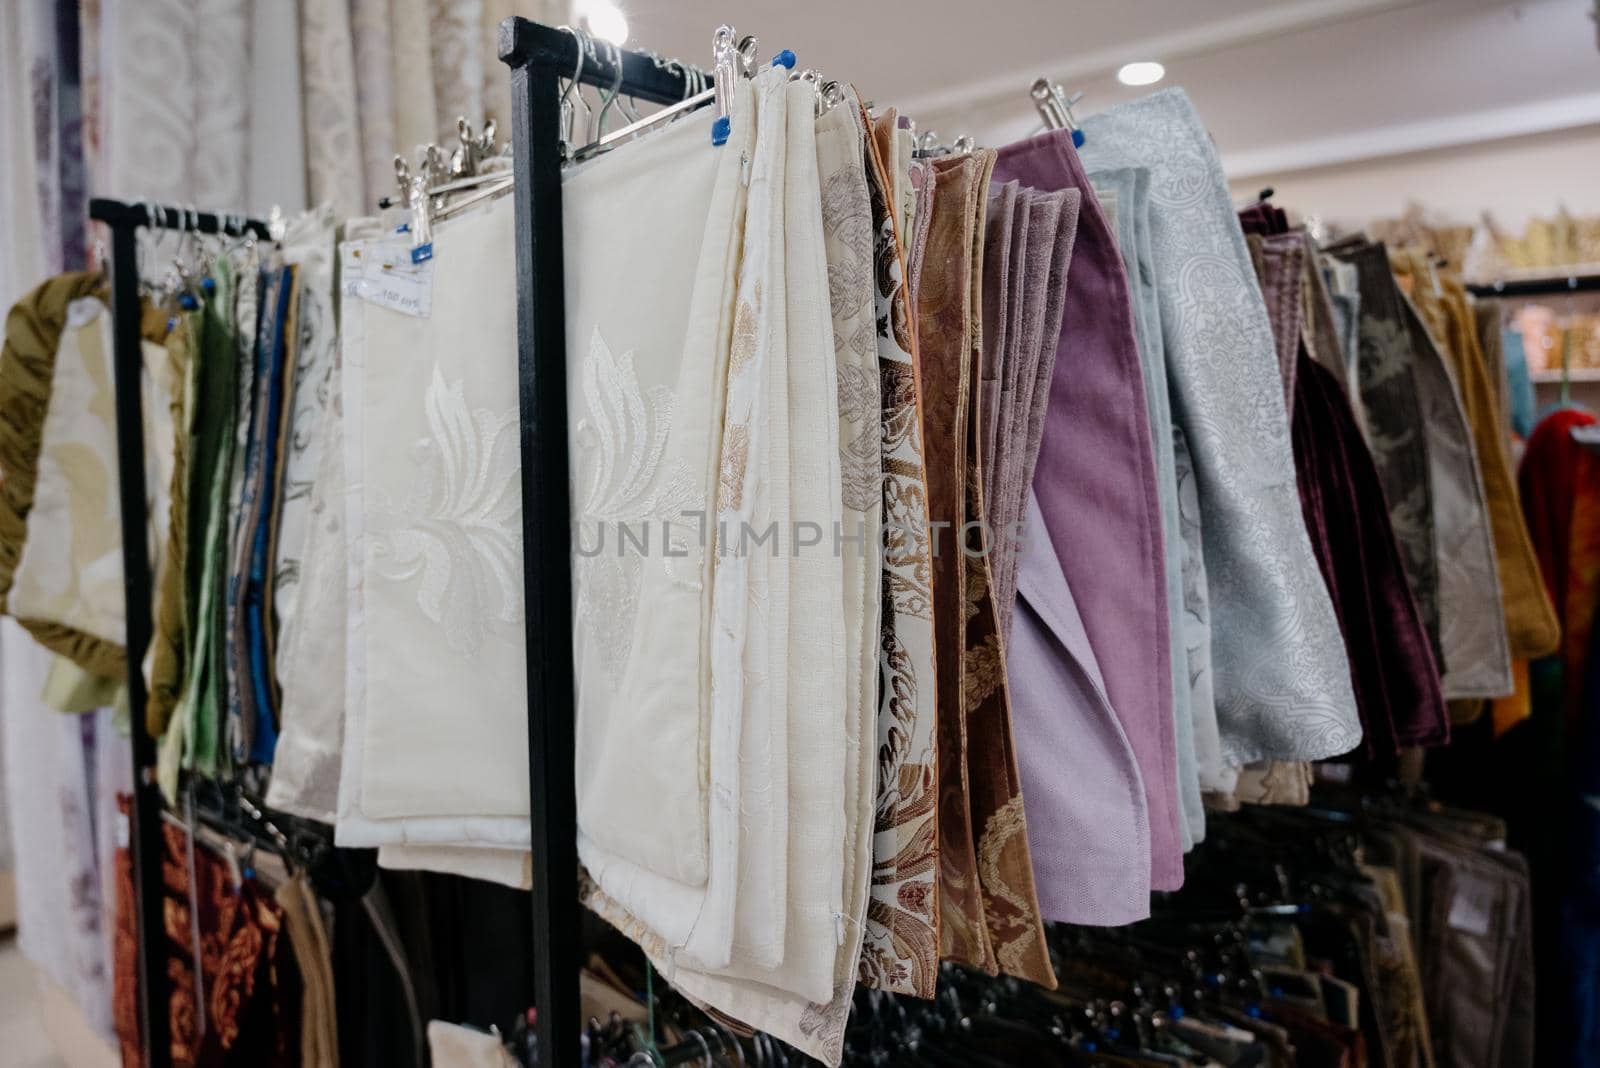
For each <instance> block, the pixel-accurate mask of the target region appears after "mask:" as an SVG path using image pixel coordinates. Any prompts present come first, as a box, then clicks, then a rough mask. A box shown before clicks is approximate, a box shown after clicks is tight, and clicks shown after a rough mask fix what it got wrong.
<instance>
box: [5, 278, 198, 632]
mask: <svg viewBox="0 0 1600 1068" xmlns="http://www.w3.org/2000/svg"><path fill="white" fill-rule="evenodd" d="M111 353H112V339H111V313H110V312H109V311H108V310H107V308H106V306H105V304H104V303H103V302H102V301H101V300H99V299H98V298H96V297H85V298H83V299H81V300H76V301H73V302H72V303H71V304H70V305H68V307H67V325H66V329H65V330H64V331H63V332H62V335H61V341H60V345H59V347H58V348H57V350H56V360H55V370H54V373H53V376H52V378H51V383H50V403H49V407H48V408H47V409H46V411H45V418H44V427H43V429H42V430H41V431H40V445H39V472H38V477H37V482H36V483H35V486H34V493H33V508H32V510H31V511H30V512H29V514H28V533H27V540H26V541H25V542H24V543H23V546H22V556H21V558H20V559H19V560H18V561H17V569H16V573H15V576H14V578H13V580H12V587H11V600H10V611H11V614H12V615H13V616H15V617H16V618H18V619H29V620H39V621H42V622H49V623H60V624H63V625H65V626H69V627H71V628H73V629H74V630H79V631H82V632H83V633H85V634H90V635H93V636H94V637H96V638H100V639H102V640H104V641H107V642H111V643H113V644H116V645H121V644H122V643H123V642H124V641H125V640H126V637H127V634H126V628H127V613H126V611H125V610H124V607H123V605H124V601H123V589H122V526H121V522H122V520H121V512H120V510H119V506H118V496H117V415H116V404H115V400H114V394H113V389H114V374H113V370H112V356H111ZM143 354H144V370H143V374H142V376H141V392H142V393H143V403H144V415H145V418H144V440H145V490H146V499H147V503H148V507H149V515H150V529H149V532H148V539H149V540H148V543H147V544H148V545H149V546H150V550H151V553H152V557H151V559H152V562H153V563H154V564H155V566H156V575H155V578H156V583H155V585H156V586H158V585H159V581H160V563H161V561H160V556H161V551H162V550H163V549H165V547H166V544H167V524H168V521H169V519H170V512H171V509H170V507H169V505H168V503H167V501H168V496H169V494H170V492H171V486H172V468H173V460H174V457H173V446H174V441H175V438H174V428H173V423H172V398H173V394H174V391H175V390H176V389H178V388H181V382H180V381H179V379H178V377H177V375H176V374H175V373H174V372H175V368H173V367H172V366H171V365H170V361H169V360H168V359H167V350H166V349H164V348H162V347H161V346H160V345H156V344H154V343H152V342H149V341H146V342H144V343H143ZM153 588H154V587H153Z"/></svg>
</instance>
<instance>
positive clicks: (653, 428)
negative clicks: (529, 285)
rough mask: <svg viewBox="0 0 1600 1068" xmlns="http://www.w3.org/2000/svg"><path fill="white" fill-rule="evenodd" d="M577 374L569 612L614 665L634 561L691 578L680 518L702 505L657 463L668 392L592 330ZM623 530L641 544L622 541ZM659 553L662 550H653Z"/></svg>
mask: <svg viewBox="0 0 1600 1068" xmlns="http://www.w3.org/2000/svg"><path fill="white" fill-rule="evenodd" d="M582 374H583V379H582V386H583V396H584V402H585V405H586V409H587V410H586V412H585V414H584V415H583V416H582V417H581V418H580V419H579V422H578V425H577V427H576V434H575V435H574V436H575V439H576V443H577V454H576V455H575V456H574V457H573V464H574V467H575V469H576V471H577V482H578V485H577V487H576V488H575V490H574V493H573V497H574V500H575V501H576V502H577V505H578V509H577V511H578V531H577V548H578V552H577V553H576V565H577V580H578V581H577V588H576V590H575V594H576V598H575V600H576V605H575V608H576V612H577V616H578V620H579V622H580V623H581V624H582V625H583V626H584V627H585V628H586V629H587V630H588V632H589V633H590V634H591V635H592V636H593V637H594V638H595V640H597V641H599V642H601V643H602V644H603V645H604V646H605V647H606V648H608V649H611V650H613V651H614V654H615V656H616V657H617V662H618V666H619V668H621V667H625V666H626V665H627V663H628V659H629V657H630V655H631V653H632V647H633V623H634V618H635V616H637V615H638V609H639V584H640V579H641V575H642V569H643V566H644V558H645V557H646V556H650V557H651V559H653V560H659V561H661V566H662V567H664V568H666V569H667V572H668V574H669V576H672V577H673V578H674V579H675V580H676V581H680V582H682V583H695V582H698V581H699V580H698V577H697V575H698V563H697V562H696V561H695V559H692V558H690V556H689V554H690V552H691V549H692V548H693V547H694V545H696V544H697V542H696V541H695V540H694V539H692V538H691V537H690V536H689V527H688V526H687V525H686V521H685V520H684V518H683V513H685V512H692V511H694V510H695V509H697V508H703V507H704V501H703V499H702V498H701V496H700V494H699V493H698V491H697V490H696V489H695V487H694V480H693V478H692V476H691V475H690V473H689V471H688V470H687V468H686V467H685V466H684V465H683V464H682V463H681V462H677V463H668V462H666V460H665V454H666V447H667V439H668V437H669V435H670V434H671V431H672V411H673V397H672V391H671V390H669V389H667V388H666V387H665V386H657V387H655V388H653V389H650V390H641V389H640V387H639V379H638V375H637V373H636V372H635V371H634V358H633V352H632V351H631V350H630V351H627V352H624V353H622V354H621V355H620V356H618V355H613V354H612V352H611V348H610V346H609V345H607V344H606V341H605V338H603V337H601V335H600V330H599V328H598V327H597V328H596V329H595V331H594V333H593V334H592V335H591V336H590V339H589V353H588V357H587V358H586V359H585V361H584V364H583V372H582ZM741 484H742V483H741ZM668 531H670V534H669V533H668ZM624 532H626V534H627V538H628V539H635V538H639V539H642V541H641V542H635V541H633V540H627V541H626V542H625V539H624ZM658 533H659V536H660V537H662V538H665V539H666V546H665V547H663V549H658V550H652V549H651V548H650V545H651V541H650V539H651V538H652V537H655V536H657V534H658ZM667 547H670V552H668V551H663V550H664V549H665V548H667ZM696 555H697V554H696Z"/></svg>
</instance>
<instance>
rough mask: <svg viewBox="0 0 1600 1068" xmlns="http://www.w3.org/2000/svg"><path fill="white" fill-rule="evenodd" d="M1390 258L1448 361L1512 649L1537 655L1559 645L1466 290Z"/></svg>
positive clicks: (1411, 259)
mask: <svg viewBox="0 0 1600 1068" xmlns="http://www.w3.org/2000/svg"><path fill="white" fill-rule="evenodd" d="M1390 258H1391V262H1392V263H1393V265H1394V267H1395V273H1396V276H1397V277H1398V278H1399V279H1400V281H1401V284H1402V286H1406V285H1409V291H1410V296H1411V299H1412V302H1413V303H1414V304H1415V305H1416V307H1417V310H1418V312H1419V313H1420V314H1421V316H1422V319H1423V321H1424V322H1425V323H1426V324H1427V326H1428V332H1429V334H1430V335H1432V336H1433V338H1434V339H1435V341H1437V342H1438V343H1439V347H1440V352H1441V353H1442V354H1443V355H1444V356H1445V357H1446V358H1447V359H1448V360H1449V361H1450V370H1451V371H1452V372H1453V373H1454V376H1455V383H1456V388H1457V390H1458V392H1459V393H1460V396H1461V401H1462V407H1463V409H1464V410H1465V412H1466V415H1467V420H1468V422H1469V423H1470V424H1471V426H1472V432H1473V441H1474V445H1475V446H1476V449H1477V455H1478V464H1479V468H1480V469H1481V471H1482V473H1483V487H1484V495H1485V499H1486V501H1487V503H1488V506H1489V519H1490V523H1491V525H1492V528H1493V531H1494V541H1495V553H1496V556H1497V558H1498V560H1499V572H1500V588H1501V594H1502V597H1503V599H1504V606H1505V620H1506V635H1507V638H1508V639H1509V641H1510V643H1511V654H1512V655H1513V656H1516V657H1527V658H1533V657H1539V656H1544V655H1545V654H1547V653H1550V652H1552V651H1554V650H1555V649H1556V648H1557V647H1558V646H1559V644H1560V640H1561V639H1560V627H1559V622H1558V620H1557V619H1556V616H1555V611H1554V609H1553V608H1552V607H1551V606H1550V601H1549V598H1548V596H1547V595H1546V593H1545V590H1544V585H1543V582H1542V581H1541V580H1540V577H1539V567H1538V562H1537V560H1535V558H1534V554H1533V549H1532V546H1531V545H1530V544H1529V542H1528V531H1527V526H1526V523H1525V521H1524V519H1523V516H1522V512H1521V509H1520V508H1519V507H1518V503H1517V495H1516V486H1515V482H1514V479H1513V476H1512V472H1511V466H1510V457H1509V456H1508V455H1507V453H1506V442H1505V436H1506V435H1505V431H1504V430H1503V425H1504V423H1503V420H1502V419H1501V417H1500V414H1499V413H1500V409H1499V405H1498V403H1497V401H1496V394H1495V390H1494V386H1493V384H1492V382H1491V381H1490V378H1489V372H1488V370H1487V369H1486V367H1485V365H1484V360H1483V353H1482V351H1481V349H1480V347H1479V345H1478V341H1477V334H1476V329H1475V327H1474V324H1473V320H1472V315H1471V312H1470V310H1468V308H1467V296H1466V292H1465V291H1464V290H1463V289H1462V288H1461V283H1460V282H1459V281H1458V280H1456V279H1454V278H1450V277H1442V276H1439V275H1436V274H1435V273H1434V272H1433V271H1432V270H1431V269H1430V268H1429V267H1428V265H1427V264H1426V263H1424V262H1422V261H1420V260H1419V259H1417V258H1416V256H1414V255H1412V254H1409V253H1407V254H1399V253H1396V254H1394V255H1392V256H1391V257H1390ZM1435 279H1437V281H1438V284H1437V286H1436V285H1435Z"/></svg>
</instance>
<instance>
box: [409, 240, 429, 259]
mask: <svg viewBox="0 0 1600 1068" xmlns="http://www.w3.org/2000/svg"><path fill="white" fill-rule="evenodd" d="M431 259H433V242H432V241H429V242H428V243H427V244H426V245H418V246H417V247H416V248H414V249H412V250H411V262H412V263H423V262H425V261H427V260H431Z"/></svg>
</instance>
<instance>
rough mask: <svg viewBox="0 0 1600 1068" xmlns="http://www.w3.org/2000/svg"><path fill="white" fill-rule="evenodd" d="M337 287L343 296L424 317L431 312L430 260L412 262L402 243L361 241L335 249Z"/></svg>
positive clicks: (406, 247)
mask: <svg viewBox="0 0 1600 1068" xmlns="http://www.w3.org/2000/svg"><path fill="white" fill-rule="evenodd" d="M339 255H340V261H339V262H340V272H341V273H340V289H341V290H342V291H343V293H344V295H345V296H347V297H359V298H361V299H362V300H364V301H366V302H368V303H369V304H376V305H378V306H379V307H384V308H389V309H391V310H393V311H397V312H403V313H404V314H406V315H415V316H416V317H417V318H419V319H426V318H427V317H428V316H429V315H430V314H432V312H433V260H432V259H424V260H422V261H420V262H416V261H414V260H413V259H412V256H411V246H410V245H409V244H403V243H393V242H385V243H383V244H376V243H363V244H351V245H345V246H343V247H342V248H341V249H340V250H339Z"/></svg>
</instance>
